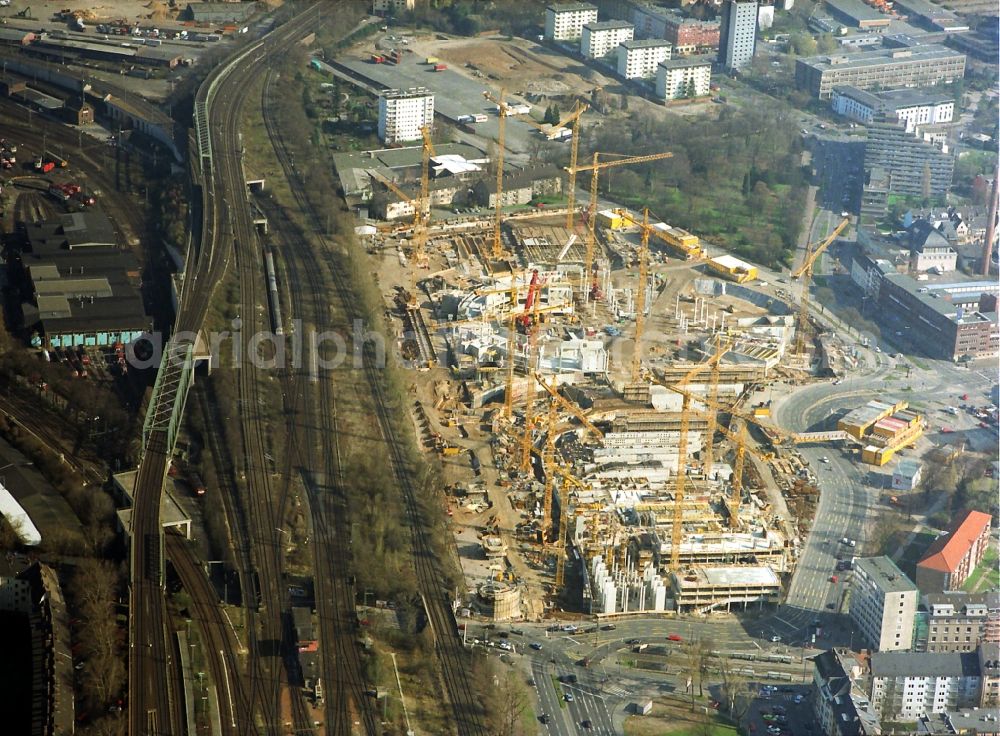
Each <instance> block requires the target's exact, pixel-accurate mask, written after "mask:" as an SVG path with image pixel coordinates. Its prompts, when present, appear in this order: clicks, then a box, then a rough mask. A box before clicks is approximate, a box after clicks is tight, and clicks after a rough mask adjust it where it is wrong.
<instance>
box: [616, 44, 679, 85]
mask: <svg viewBox="0 0 1000 736" xmlns="http://www.w3.org/2000/svg"><path fill="white" fill-rule="evenodd" d="M671 51H672V47H671V45H670V44H669V43H668V42H667V41H660V40H657V39H650V40H648V41H625V43H623V44H621V45H620V46H619V47H618V73H619V74H620V75H622V76H623V77H625V79H649V78H651V77H655V76H656V67H658V66H659V65H660V62H663V61H670V55H671Z"/></svg>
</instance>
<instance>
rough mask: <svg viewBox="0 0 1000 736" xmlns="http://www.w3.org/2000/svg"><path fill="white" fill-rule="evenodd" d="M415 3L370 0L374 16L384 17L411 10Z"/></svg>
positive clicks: (401, 0)
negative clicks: (388, 14)
mask: <svg viewBox="0 0 1000 736" xmlns="http://www.w3.org/2000/svg"><path fill="white" fill-rule="evenodd" d="M415 2H416V0H372V12H373V13H374V14H375V15H385V14H386V13H399V12H402V11H404V10H413V6H414V3H415Z"/></svg>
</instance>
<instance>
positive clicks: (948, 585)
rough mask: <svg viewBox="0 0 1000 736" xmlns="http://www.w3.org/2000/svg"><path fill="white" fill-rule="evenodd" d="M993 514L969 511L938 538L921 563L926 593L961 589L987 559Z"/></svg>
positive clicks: (919, 576) (919, 571)
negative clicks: (984, 556) (991, 516)
mask: <svg viewBox="0 0 1000 736" xmlns="http://www.w3.org/2000/svg"><path fill="white" fill-rule="evenodd" d="M990 521H991V518H990V515H989V514H984V513H983V512H982V511H967V512H966V513H965V514H963V515H962V516H961V517H960V518H959V519H958V521H957V522H956V523H955V525H954V526H953V527H952V530H951V531H950V532H949V533H947V534H943V535H941V536H940V537H938V538H937V539H936V540H935V541H934V543H933V544H932V545H931V546H930V548H929V549H928V550H927V554H926V555H924V558H923V559H922V560H920V562H918V563H917V587H918V588H920V592H922V593H942V592H944V591H946V590H958V589H959V588H961V587H962V584H963V583H964V582H965V581H966V580H967V579H968V577H969V575H971V574H972V571H973V570H975V569H976V565H978V564H979V562H980V560H982V559H983V555H984V554H985V553H986V548H987V547H988V546H989V541H990Z"/></svg>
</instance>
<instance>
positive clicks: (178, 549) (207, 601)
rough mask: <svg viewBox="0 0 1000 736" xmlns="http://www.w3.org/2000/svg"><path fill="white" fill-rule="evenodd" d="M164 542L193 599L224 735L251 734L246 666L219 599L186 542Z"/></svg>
mask: <svg viewBox="0 0 1000 736" xmlns="http://www.w3.org/2000/svg"><path fill="white" fill-rule="evenodd" d="M164 540H165V547H166V553H167V558H168V559H169V560H170V562H171V564H172V565H173V568H174V570H175V571H176V573H177V577H178V578H180V581H181V585H182V586H183V587H184V590H186V591H187V592H188V595H189V596H190V598H191V609H192V610H191V614H192V618H193V619H194V620H195V621H196V622H197V624H198V633H199V636H200V639H201V647H202V654H203V656H204V657H205V661H206V663H207V664H208V669H209V672H210V673H211V677H212V682H213V683H214V684H215V687H216V691H217V693H218V698H219V712H220V715H221V723H222V732H223V734H232V735H233V736H243V734H248V733H250V732H251V731H250V730H248V726H250V724H247V723H245V722H244V720H243V719H244V716H245V714H246V712H247V707H246V693H245V691H244V689H245V683H244V682H243V679H242V678H241V677H240V676H239V673H240V672H241V670H242V666H241V665H240V661H239V658H238V657H237V656H236V647H235V646H234V644H235V642H234V641H233V639H232V638H231V636H230V634H229V629H228V628H227V624H226V622H225V621H224V620H223V615H222V609H221V608H220V606H219V600H218V596H217V595H216V593H215V590H214V588H213V587H212V584H211V582H209V579H208V577H207V576H206V575H205V571H204V570H202V568H201V566H200V565H198V563H197V562H195V559H194V557H193V556H192V554H191V550H190V549H189V548H188V546H187V543H186V542H185V541H184V539H183V538H182V537H181V536H179V535H177V534H172V533H166V534H164Z"/></svg>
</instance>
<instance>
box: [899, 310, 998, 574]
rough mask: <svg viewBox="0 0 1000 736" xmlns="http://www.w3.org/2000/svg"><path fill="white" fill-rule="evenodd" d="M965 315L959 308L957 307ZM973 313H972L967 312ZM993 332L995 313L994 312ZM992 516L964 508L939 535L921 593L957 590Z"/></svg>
mask: <svg viewBox="0 0 1000 736" xmlns="http://www.w3.org/2000/svg"><path fill="white" fill-rule="evenodd" d="M957 311H958V312H959V314H960V315H961V316H960V317H959V319H962V318H964V315H962V309H961V308H958V310H957ZM970 316H972V315H970ZM993 326H994V331H995V327H996V312H993ZM990 528H991V518H990V515H989V514H984V513H983V512H982V511H966V512H965V513H964V514H962V516H960V517H959V518H958V519H957V520H956V521H955V523H954V524H953V525H952V528H951V531H949V532H948V533H947V534H943V535H942V536H940V537H938V538H937V539H936V540H935V541H934V542H933V543H932V544H931V546H930V548H929V549H928V550H927V553H926V554H925V555H924V557H923V559H922V560H920V562H918V563H917V585H918V586H919V587H920V590H921V592H923V593H942V592H944V591H946V590H958V589H959V588H961V587H962V584H963V583H964V582H965V581H966V580H967V579H968V578H969V575H971V574H972V571H973V570H975V569H976V565H978V564H979V562H980V561H981V560H982V559H983V555H984V554H985V553H986V549H987V547H989V542H990Z"/></svg>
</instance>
